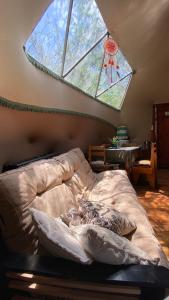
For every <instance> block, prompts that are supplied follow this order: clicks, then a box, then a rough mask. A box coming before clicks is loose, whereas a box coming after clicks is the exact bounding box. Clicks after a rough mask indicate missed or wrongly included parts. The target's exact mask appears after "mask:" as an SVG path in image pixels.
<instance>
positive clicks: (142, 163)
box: [136, 159, 151, 166]
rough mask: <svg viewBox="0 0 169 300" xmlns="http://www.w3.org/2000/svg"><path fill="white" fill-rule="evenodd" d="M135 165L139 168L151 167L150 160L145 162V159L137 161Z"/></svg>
mask: <svg viewBox="0 0 169 300" xmlns="http://www.w3.org/2000/svg"><path fill="white" fill-rule="evenodd" d="M136 165H139V166H150V165H151V161H150V160H146V159H142V160H138V161H137V162H136Z"/></svg>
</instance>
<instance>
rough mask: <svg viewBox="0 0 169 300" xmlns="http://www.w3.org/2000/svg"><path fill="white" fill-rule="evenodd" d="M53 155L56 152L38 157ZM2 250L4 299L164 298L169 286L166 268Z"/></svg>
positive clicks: (1, 299)
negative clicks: (85, 261) (81, 261)
mask: <svg viewBox="0 0 169 300" xmlns="http://www.w3.org/2000/svg"><path fill="white" fill-rule="evenodd" d="M54 155H56V154H55V153H54ZM49 157H52V154H50V155H47V156H43V157H42V156H41V157H38V159H42V158H49ZM35 160H37V158H35ZM32 161H34V159H32V160H31V162H32ZM29 162H30V161H24V162H19V163H18V164H17V163H16V164H15V165H12V167H11V166H6V167H5V169H4V171H5V170H7V169H11V168H17V167H20V166H22V165H25V164H26V163H29ZM0 249H1V250H2V249H3V246H1V245H0ZM0 253H1V254H0V277H1V278H0V300H9V299H10V300H11V299H13V300H27V299H34V300H36V299H38V300H44V299H45V300H46V299H47V300H48V299H57V300H89V299H93V300H109V299H115V300H151V299H152V300H162V299H164V298H165V292H166V289H167V288H169V270H168V269H166V268H164V267H157V266H154V265H149V266H146V265H145V266H144V265H127V266H114V265H105V264H100V263H93V264H92V265H90V266H84V265H81V264H77V263H74V262H71V261H67V260H64V259H61V258H55V257H51V256H47V257H45V256H38V255H21V254H11V253H8V252H7V251H5V250H4V251H1V252H0ZM16 295H18V296H17V297H16Z"/></svg>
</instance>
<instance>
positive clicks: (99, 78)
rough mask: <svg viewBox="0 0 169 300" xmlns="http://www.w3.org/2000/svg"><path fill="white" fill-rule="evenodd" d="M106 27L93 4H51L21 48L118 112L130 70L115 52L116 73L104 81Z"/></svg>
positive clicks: (59, 0)
mask: <svg viewBox="0 0 169 300" xmlns="http://www.w3.org/2000/svg"><path fill="white" fill-rule="evenodd" d="M106 33H107V28H106V25H105V23H104V21H103V18H102V16H101V14H100V11H99V9H98V7H97V5H96V2H95V1H94V0H54V1H53V2H52V3H51V5H50V6H49V7H48V8H47V10H46V12H45V14H44V15H43V16H42V18H41V19H40V21H39V23H38V24H37V26H36V27H35V29H34V30H33V32H32V34H31V35H30V37H29V38H28V40H27V42H26V44H25V51H26V53H27V54H29V56H31V57H32V58H33V59H35V60H36V61H37V62H39V63H40V64H41V65H43V66H45V67H46V68H47V69H48V70H50V71H52V72H53V73H55V74H56V75H58V76H59V77H61V78H63V79H64V80H65V81H67V82H69V83H71V84H72V85H73V86H75V87H77V88H79V89H81V90H82V91H83V92H85V93H87V94H88V95H90V96H92V97H94V98H96V99H98V100H99V101H101V102H103V103H105V104H108V105H109V106H111V107H114V108H116V109H121V105H122V102H123V99H124V97H125V95H126V91H127V88H128V86H129V83H130V80H131V76H132V69H131V67H130V65H129V64H128V62H127V60H126V59H125V57H124V56H123V54H122V52H121V51H120V50H118V52H117V54H116V59H117V61H118V65H119V69H118V72H117V70H115V69H114V68H112V71H111V72H112V73H111V78H112V79H111V82H110V80H108V78H107V75H106V72H105V69H104V68H103V60H104V47H103V43H104V39H105V36H106Z"/></svg>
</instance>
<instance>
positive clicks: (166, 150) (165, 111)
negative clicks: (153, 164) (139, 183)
mask: <svg viewBox="0 0 169 300" xmlns="http://www.w3.org/2000/svg"><path fill="white" fill-rule="evenodd" d="M154 130H155V138H156V141H157V155H158V167H159V168H169V103H162V104H155V105H154Z"/></svg>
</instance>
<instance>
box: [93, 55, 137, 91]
mask: <svg viewBox="0 0 169 300" xmlns="http://www.w3.org/2000/svg"><path fill="white" fill-rule="evenodd" d="M116 60H117V63H118V65H119V69H115V68H113V67H112V68H109V69H108V70H107V73H106V69H105V68H103V69H102V72H101V77H100V83H99V87H98V91H97V94H98V95H99V94H100V93H102V92H103V91H105V90H106V89H108V88H109V87H110V85H112V84H113V83H115V82H117V81H119V80H120V79H121V78H123V77H125V76H126V75H128V74H129V73H131V72H132V69H131V67H130V65H129V64H128V62H127V60H126V59H125V57H124V56H123V54H122V52H121V51H120V50H119V51H118V52H117V55H116Z"/></svg>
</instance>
